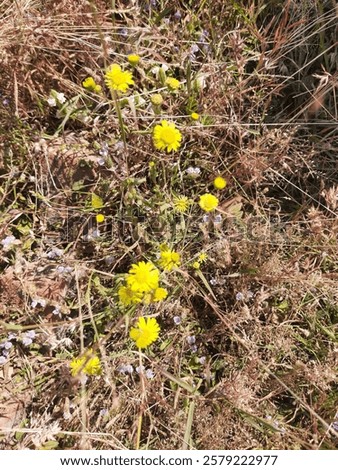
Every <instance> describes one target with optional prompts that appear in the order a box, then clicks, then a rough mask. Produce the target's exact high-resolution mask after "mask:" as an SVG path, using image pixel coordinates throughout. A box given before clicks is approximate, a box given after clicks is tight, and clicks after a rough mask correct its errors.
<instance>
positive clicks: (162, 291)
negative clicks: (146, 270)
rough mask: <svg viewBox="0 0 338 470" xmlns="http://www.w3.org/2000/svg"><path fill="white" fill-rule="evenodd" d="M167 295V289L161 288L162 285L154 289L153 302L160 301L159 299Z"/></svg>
mask: <svg viewBox="0 0 338 470" xmlns="http://www.w3.org/2000/svg"><path fill="white" fill-rule="evenodd" d="M167 297H168V291H167V289H163V287H158V288H157V289H155V291H154V294H153V298H154V302H161V300H164V299H166V298H167Z"/></svg>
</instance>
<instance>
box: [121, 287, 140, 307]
mask: <svg viewBox="0 0 338 470" xmlns="http://www.w3.org/2000/svg"><path fill="white" fill-rule="evenodd" d="M118 296H119V300H120V302H121V304H123V305H125V306H128V305H133V304H138V303H139V302H141V301H142V294H141V293H140V292H137V291H136V292H135V291H133V290H132V289H131V287H128V286H122V287H120V288H119V290H118Z"/></svg>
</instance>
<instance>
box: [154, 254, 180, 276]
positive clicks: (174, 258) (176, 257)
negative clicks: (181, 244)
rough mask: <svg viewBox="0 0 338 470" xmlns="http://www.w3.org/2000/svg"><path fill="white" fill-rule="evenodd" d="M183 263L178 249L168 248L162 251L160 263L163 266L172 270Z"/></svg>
mask: <svg viewBox="0 0 338 470" xmlns="http://www.w3.org/2000/svg"><path fill="white" fill-rule="evenodd" d="M180 264H181V257H180V254H179V253H177V252H176V251H171V250H166V251H161V254H160V261H159V265H160V266H161V268H163V269H166V270H167V271H171V270H172V269H173V268H177V267H178V266H180Z"/></svg>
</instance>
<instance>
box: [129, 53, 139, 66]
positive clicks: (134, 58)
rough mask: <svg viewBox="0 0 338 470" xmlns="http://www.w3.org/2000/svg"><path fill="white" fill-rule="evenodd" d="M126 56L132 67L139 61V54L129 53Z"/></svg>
mask: <svg viewBox="0 0 338 470" xmlns="http://www.w3.org/2000/svg"><path fill="white" fill-rule="evenodd" d="M127 58H128V62H129V63H130V65H132V66H134V67H135V66H136V65H137V64H138V63H139V62H140V60H141V58H140V56H139V55H137V54H129V55H128V57H127Z"/></svg>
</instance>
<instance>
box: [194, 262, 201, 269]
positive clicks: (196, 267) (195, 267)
mask: <svg viewBox="0 0 338 470" xmlns="http://www.w3.org/2000/svg"><path fill="white" fill-rule="evenodd" d="M200 266H201V265H200V263H199V262H198V261H195V262H194V263H192V267H193V268H194V269H199V268H200Z"/></svg>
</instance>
